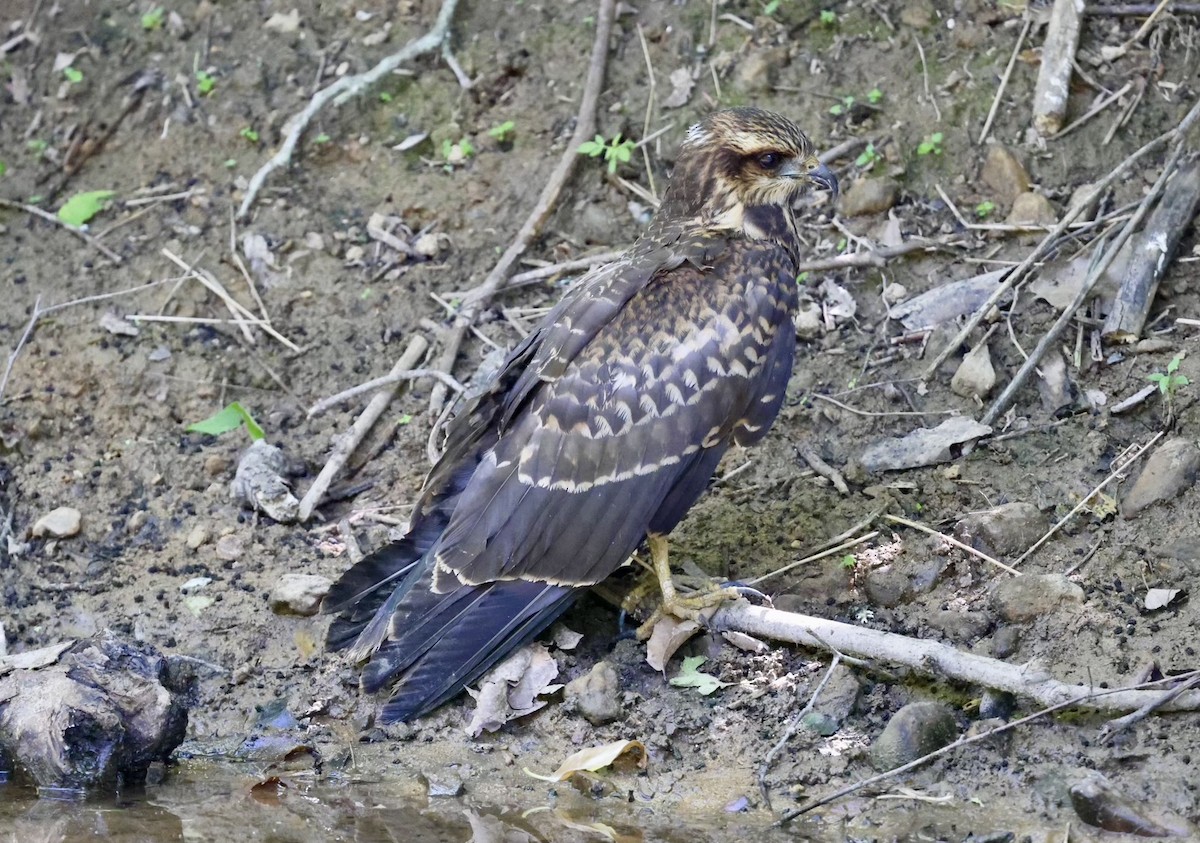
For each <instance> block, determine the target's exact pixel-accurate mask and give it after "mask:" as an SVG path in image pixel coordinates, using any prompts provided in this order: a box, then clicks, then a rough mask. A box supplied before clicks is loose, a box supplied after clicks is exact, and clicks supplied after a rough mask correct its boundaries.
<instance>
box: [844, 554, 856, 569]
mask: <svg viewBox="0 0 1200 843" xmlns="http://www.w3.org/2000/svg"><path fill="white" fill-rule="evenodd" d="M857 564H858V560H857V559H855V558H854V554H853V553H847V554H846V555H845V556H843V557H842V567H843V568H846V569H848V570H852V569H853V568H854V566H855V565H857Z"/></svg>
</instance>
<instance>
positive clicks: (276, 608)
mask: <svg viewBox="0 0 1200 843" xmlns="http://www.w3.org/2000/svg"><path fill="white" fill-rule="evenodd" d="M332 585H333V583H332V582H330V581H329V580H328V579H326V578H325V577H322V576H319V575H317V574H284V575H283V576H282V577H280V578H279V581H278V582H277V583H275V588H273V589H272V590H271V611H272V612H274V613H275V614H277V615H303V616H305V617H308V616H309V615H315V614H316V613H317V611H318V610H319V609H320V608H321V599H322V598H323V597H324V596H325V595H326V594H328V593H329V589H330V587H331V586H332Z"/></svg>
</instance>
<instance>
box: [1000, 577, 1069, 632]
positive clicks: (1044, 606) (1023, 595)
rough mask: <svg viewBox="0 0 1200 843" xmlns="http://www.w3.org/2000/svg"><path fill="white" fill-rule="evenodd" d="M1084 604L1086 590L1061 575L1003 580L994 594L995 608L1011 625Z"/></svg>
mask: <svg viewBox="0 0 1200 843" xmlns="http://www.w3.org/2000/svg"><path fill="white" fill-rule="evenodd" d="M1081 603H1083V589H1082V588H1080V587H1079V586H1078V585H1076V584H1075V583H1073V582H1071V581H1070V580H1068V579H1067V578H1066V577H1064V576H1063V575H1062V574H1023V575H1021V576H1019V577H1009V578H1008V579H1004V580H1000V582H999V583H997V585H996V587H995V588H994V589H993V590H992V606H993V607H994V608H995V609H996V612H997V614H999V615H1000V617H1001V618H1003V619H1004V620H1006V621H1008V622H1010V623H1025V622H1027V621H1032V620H1035V619H1037V618H1039V617H1042V616H1043V615H1048V614H1050V613H1051V612H1053V611H1054V610H1055V609H1056V608H1058V607H1059V606H1060V605H1079V604H1081Z"/></svg>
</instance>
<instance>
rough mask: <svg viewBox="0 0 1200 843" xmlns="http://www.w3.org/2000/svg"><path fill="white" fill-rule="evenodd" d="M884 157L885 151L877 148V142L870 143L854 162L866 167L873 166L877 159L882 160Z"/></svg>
mask: <svg viewBox="0 0 1200 843" xmlns="http://www.w3.org/2000/svg"><path fill="white" fill-rule="evenodd" d="M882 159H883V153H881V152H880V151H879V150H878V149H876V148H875V144H873V143H868V144H867V148H866V149H864V150H863V151H862V153H860V154H859V156H858V157H857V158H855V159H854V164H855V166H858V167H863V168H866V167H870V166H872V165H873V164H874V163H875V162H876V161H880V160H882Z"/></svg>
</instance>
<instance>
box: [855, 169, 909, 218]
mask: <svg viewBox="0 0 1200 843" xmlns="http://www.w3.org/2000/svg"><path fill="white" fill-rule="evenodd" d="M899 198H900V185H899V184H898V183H897V182H896V181H895V180H894V179H889V178H881V179H859V180H858V181H856V182H855V183H854V184H852V185H850V189H849V190H847V191H846V193H845V195H844V196H843V197H842V201H841V211H842V213H843V214H844V215H846V216H848V217H857V216H861V215H863V214H881V213H883V212H884V211H886V210H888V209H889V208H891V207H892V206H893V205H895V204H896V200H897V199H899Z"/></svg>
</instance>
